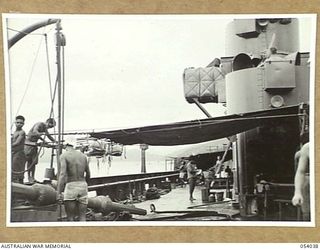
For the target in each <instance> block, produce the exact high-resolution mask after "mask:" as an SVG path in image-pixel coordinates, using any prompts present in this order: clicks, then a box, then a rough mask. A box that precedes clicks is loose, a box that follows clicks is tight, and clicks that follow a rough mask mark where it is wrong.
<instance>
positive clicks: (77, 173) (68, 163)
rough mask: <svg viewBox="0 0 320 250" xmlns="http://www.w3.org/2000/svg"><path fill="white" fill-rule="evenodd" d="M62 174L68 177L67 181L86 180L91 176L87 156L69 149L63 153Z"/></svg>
mask: <svg viewBox="0 0 320 250" xmlns="http://www.w3.org/2000/svg"><path fill="white" fill-rule="evenodd" d="M60 159H61V174H62V175H63V176H65V177H66V179H65V181H66V182H67V183H68V182H72V181H86V179H88V178H90V173H89V166H88V161H87V158H86V156H85V155H84V154H83V153H81V152H79V151H76V150H75V149H69V150H68V151H66V152H64V153H63V154H62V155H61V158H60Z"/></svg>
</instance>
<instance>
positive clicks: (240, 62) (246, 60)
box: [232, 53, 253, 71]
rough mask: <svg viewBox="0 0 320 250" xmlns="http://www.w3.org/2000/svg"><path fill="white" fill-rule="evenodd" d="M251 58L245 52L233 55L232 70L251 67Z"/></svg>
mask: <svg viewBox="0 0 320 250" xmlns="http://www.w3.org/2000/svg"><path fill="white" fill-rule="evenodd" d="M252 66H253V64H252V60H251V57H250V56H249V55H247V54H245V53H240V54H238V55H236V56H235V58H234V59H233V63H232V68H233V71H237V70H241V69H246V68H252Z"/></svg>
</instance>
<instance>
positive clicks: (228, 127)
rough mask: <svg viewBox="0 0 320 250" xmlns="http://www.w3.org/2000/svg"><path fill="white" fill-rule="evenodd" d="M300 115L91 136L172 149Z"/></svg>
mask: <svg viewBox="0 0 320 250" xmlns="http://www.w3.org/2000/svg"><path fill="white" fill-rule="evenodd" d="M298 113H299V105H296V106H289V107H284V108H277V109H270V110H264V111H256V112H249V113H243V114H235V115H228V116H220V117H214V118H207V119H201V120H192V121H184V122H177V123H169V124H163V125H154V126H146V127H137V128H129V129H119V130H111V131H101V132H91V133H89V134H90V135H91V136H92V137H94V138H98V139H102V138H105V139H110V140H112V141H114V142H118V143H121V144H124V145H133V144H148V145H154V146H171V145H184V144H194V143H200V142H205V141H210V140H215V139H220V138H224V137H229V136H232V135H235V134H237V133H241V132H243V131H246V130H249V129H253V128H255V127H259V126H262V125H268V124H273V123H274V122H275V121H279V120H281V121H283V122H290V121H292V119H296V118H297V117H298Z"/></svg>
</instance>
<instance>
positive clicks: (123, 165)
mask: <svg viewBox="0 0 320 250" xmlns="http://www.w3.org/2000/svg"><path fill="white" fill-rule="evenodd" d="M46 168H50V162H47V161H39V163H38V164H37V166H36V172H35V179H36V180H37V181H40V182H41V181H43V180H44V179H45V171H46ZM53 168H54V169H55V173H57V166H56V163H54V164H53ZM89 168H90V172H91V177H104V176H115V175H127V174H138V173H141V162H140V161H134V160H127V159H114V160H112V161H111V162H109V161H108V160H107V159H103V158H90V159H89ZM171 170H173V167H172V165H168V164H167V165H166V162H165V161H164V160H157V161H147V162H146V172H147V173H153V172H164V171H171ZM24 180H25V181H26V180H28V179H27V174H25V179H24Z"/></svg>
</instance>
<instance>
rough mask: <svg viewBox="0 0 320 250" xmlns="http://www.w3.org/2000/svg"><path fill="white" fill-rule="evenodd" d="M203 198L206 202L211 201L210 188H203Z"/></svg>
mask: <svg viewBox="0 0 320 250" xmlns="http://www.w3.org/2000/svg"><path fill="white" fill-rule="evenodd" d="M201 198H202V201H204V202H206V201H209V189H208V188H202V189H201Z"/></svg>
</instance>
